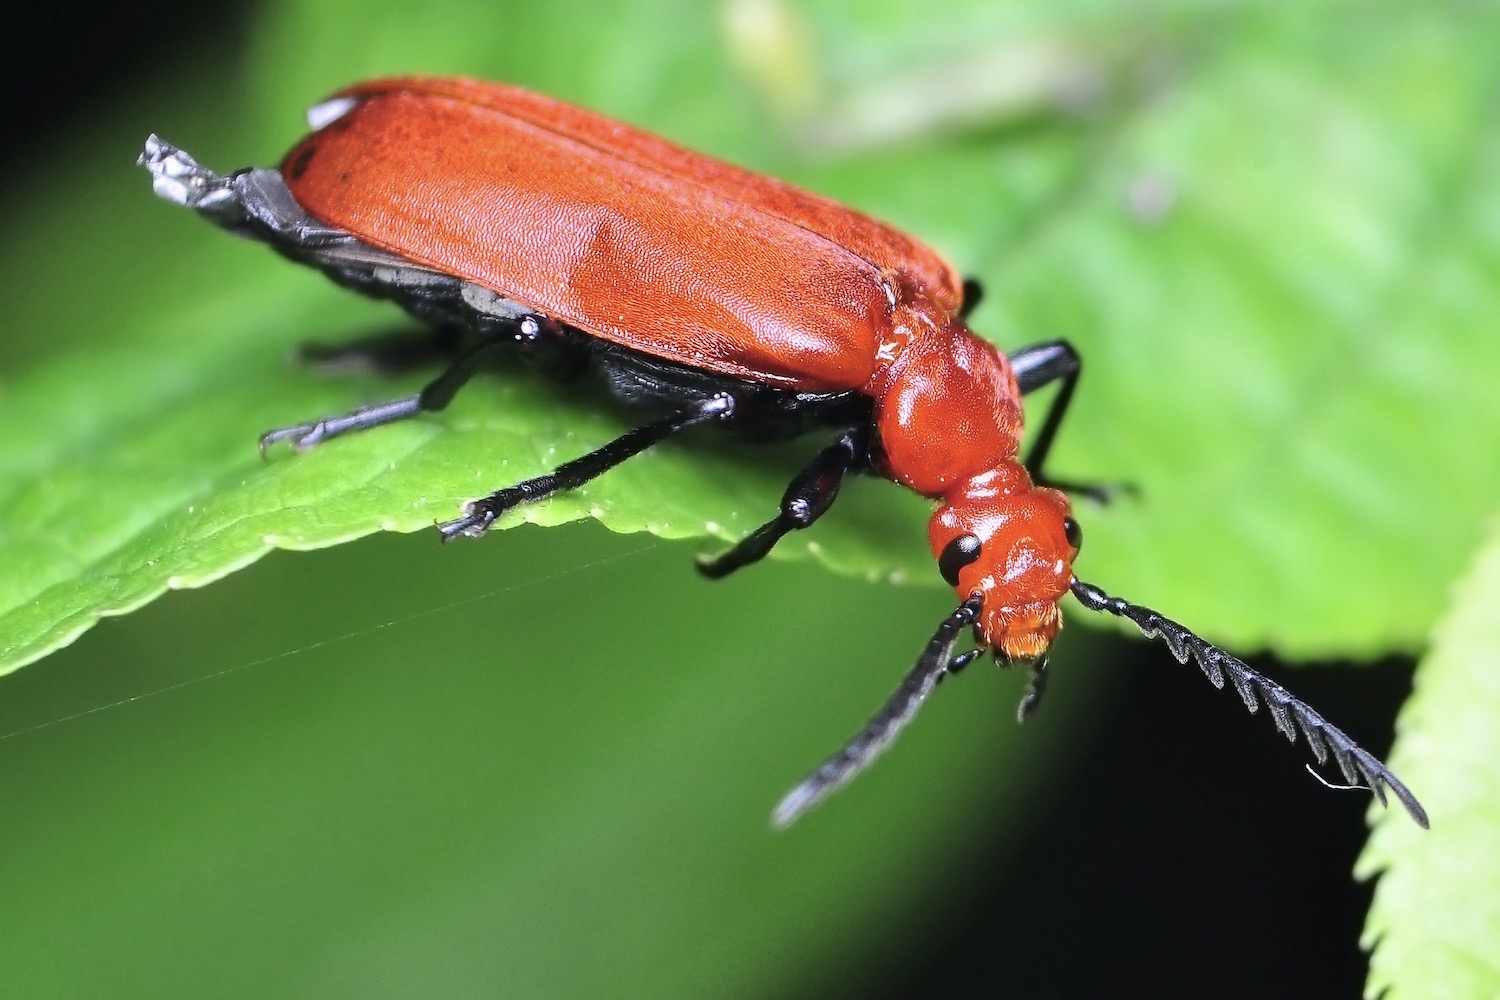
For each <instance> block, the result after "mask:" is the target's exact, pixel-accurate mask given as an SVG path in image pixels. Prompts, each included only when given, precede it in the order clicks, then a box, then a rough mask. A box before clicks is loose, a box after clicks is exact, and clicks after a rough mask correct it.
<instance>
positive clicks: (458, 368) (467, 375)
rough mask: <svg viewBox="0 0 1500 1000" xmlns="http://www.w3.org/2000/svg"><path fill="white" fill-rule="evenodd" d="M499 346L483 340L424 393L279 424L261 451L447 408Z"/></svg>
mask: <svg viewBox="0 0 1500 1000" xmlns="http://www.w3.org/2000/svg"><path fill="white" fill-rule="evenodd" d="M499 346H500V341H496V340H481V341H480V342H479V343H478V344H475V345H474V346H473V347H471V348H470V349H469V350H468V351H466V352H465V353H464V354H463V356H462V357H460V358H459V359H458V360H457V361H455V362H454V363H453V364H452V365H450V366H449V367H448V369H447V370H446V371H445V372H443V373H442V374H441V375H439V376H438V377H437V378H435V379H433V380H432V381H431V382H429V383H427V385H426V386H425V387H424V388H423V389H422V391H421V392H417V393H413V394H412V395H410V396H402V397H401V398H400V399H392V400H389V401H388V402H384V403H375V404H373V405H370V406H361V407H359V408H358V409H357V410H352V411H350V412H349V413H345V414H342V415H340V416H336V417H324V418H323V419H321V420H314V421H311V422H310V423H305V424H293V425H292V426H290V427H278V428H276V429H275V430H270V431H266V433H264V434H262V435H261V436H260V450H261V452H263V453H264V452H265V450H266V449H267V448H269V447H271V446H272V445H273V444H275V443H276V442H278V441H290V442H291V443H292V448H293V449H295V450H297V451H307V450H308V449H309V448H311V447H313V446H314V445H316V444H320V443H322V442H324V441H327V440H328V439H330V438H336V437H339V436H340V435H343V434H350V433H352V432H354V431H364V430H369V429H370V428H371V427H379V426H381V425H382V424H391V423H395V422H396V421H398V420H405V419H407V418H408V417H414V416H416V415H417V414H419V413H432V412H436V411H438V410H441V409H444V408H445V407H447V405H448V404H449V403H451V402H452V401H453V397H454V395H455V394H456V393H457V392H458V390H459V389H461V388H463V386H464V383H466V382H468V381H469V379H471V378H473V377H474V373H475V372H476V371H478V369H479V364H480V362H481V361H483V360H484V359H485V356H486V355H487V354H489V352H490V351H492V350H494V349H495V348H497V347H499Z"/></svg>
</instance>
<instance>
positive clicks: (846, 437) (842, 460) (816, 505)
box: [698, 427, 870, 580]
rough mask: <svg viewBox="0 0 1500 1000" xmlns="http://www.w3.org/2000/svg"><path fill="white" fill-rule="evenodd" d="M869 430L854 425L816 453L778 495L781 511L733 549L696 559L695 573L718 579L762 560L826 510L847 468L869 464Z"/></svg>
mask: <svg viewBox="0 0 1500 1000" xmlns="http://www.w3.org/2000/svg"><path fill="white" fill-rule="evenodd" d="M869 452H870V448H869V429H868V428H867V427H855V428H853V429H851V430H848V431H845V432H844V433H843V434H841V435H839V437H838V439H837V440H836V441H834V442H833V444H831V445H829V446H828V447H827V448H824V449H823V450H822V451H820V452H818V454H817V455H815V456H814V457H813V460H812V461H811V462H809V463H808V464H807V467H806V468H804V469H803V470H802V471H801V472H799V473H797V475H796V477H795V478H793V479H792V482H791V485H790V486H788V487H787V489H786V493H785V494H783V495H782V498H781V510H780V512H779V513H777V515H776V516H775V517H774V518H772V519H771V520H769V521H767V522H766V523H765V524H763V525H761V526H760V527H759V528H756V529H755V530H754V531H752V532H751V533H750V534H748V535H746V536H745V537H744V538H742V539H740V541H739V542H737V543H736V544H735V545H734V547H733V548H731V549H729V550H728V551H726V552H721V553H720V554H718V555H716V556H702V557H699V559H698V572H700V573H702V574H703V575H704V576H706V577H708V578H710V579H713V580H718V579H721V578H723V577H726V576H728V575H729V574H730V573H733V572H734V571H735V570H737V569H740V568H741V567H744V566H748V565H750V564H751V563H754V562H759V561H760V560H762V559H764V558H765V557H766V556H767V555H768V554H769V553H770V551H771V549H772V548H773V547H774V546H775V545H776V543H777V542H779V541H781V539H782V538H784V537H785V536H786V535H787V534H788V533H790V532H792V531H800V530H801V529H803V528H806V527H808V526H809V525H811V524H812V523H813V522H814V521H816V520H817V519H818V518H820V517H822V516H823V515H824V514H826V513H827V512H828V508H829V507H831V506H833V501H834V500H835V499H836V498H837V497H838V495H839V489H840V487H842V486H843V484H844V476H845V474H847V473H848V472H850V471H853V470H858V469H861V468H864V467H865V466H867V465H868V464H869Z"/></svg>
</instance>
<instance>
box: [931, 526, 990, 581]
mask: <svg viewBox="0 0 1500 1000" xmlns="http://www.w3.org/2000/svg"><path fill="white" fill-rule="evenodd" d="M979 547H980V546H979V538H978V537H977V536H975V535H959V536H958V537H957V538H955V539H953V541H951V542H949V543H948V544H947V545H945V546H943V554H942V555H940V556H938V572H939V573H942V574H943V579H944V580H947V581H948V585H949V586H950V587H957V586H958V571H959V570H961V569H963V568H964V567H965V566H967V565H969V563H971V562H973V561H974V560H975V559H978V558H979Z"/></svg>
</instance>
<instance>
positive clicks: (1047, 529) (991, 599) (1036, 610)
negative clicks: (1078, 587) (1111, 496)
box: [927, 465, 1081, 659]
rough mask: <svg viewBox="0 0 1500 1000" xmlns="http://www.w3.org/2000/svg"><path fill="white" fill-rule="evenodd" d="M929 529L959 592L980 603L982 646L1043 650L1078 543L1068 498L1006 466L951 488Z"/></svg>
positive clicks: (1018, 653) (1012, 652)
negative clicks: (973, 597) (978, 600)
mask: <svg viewBox="0 0 1500 1000" xmlns="http://www.w3.org/2000/svg"><path fill="white" fill-rule="evenodd" d="M927 534H928V540H929V541H930V542H931V543H932V552H933V555H935V556H937V560H938V568H939V569H940V570H941V571H942V574H943V577H944V579H946V580H947V581H948V582H949V583H950V584H952V585H953V588H954V590H955V591H957V593H958V596H959V597H960V598H962V599H965V600H967V599H968V598H969V597H970V596H972V595H974V594H978V595H979V596H980V597H981V599H982V600H983V602H984V604H983V607H982V608H981V610H980V612H979V617H978V620H977V621H976V622H975V623H974V628H975V631H976V632H977V633H978V635H979V639H980V641H981V642H982V643H984V644H986V645H990V646H994V647H996V648H997V649H998V650H999V651H1000V653H1002V654H1003V655H1005V656H1007V657H1010V658H1014V659H1032V658H1034V657H1037V656H1040V655H1041V654H1042V653H1044V652H1046V650H1047V647H1048V646H1050V645H1051V644H1052V639H1053V637H1054V636H1056V635H1057V629H1058V626H1059V625H1060V624H1061V617H1060V615H1059V613H1058V607H1057V605H1058V602H1059V601H1060V600H1062V597H1063V595H1064V594H1066V593H1067V592H1068V588H1069V586H1070V585H1071V584H1072V582H1073V559H1074V557H1076V556H1077V555H1078V545H1079V542H1080V541H1081V538H1080V536H1079V531H1078V525H1077V522H1075V521H1074V520H1073V518H1072V517H1071V516H1070V515H1069V506H1068V499H1067V497H1065V496H1063V495H1062V494H1061V493H1059V492H1058V491H1057V490H1053V489H1046V488H1039V487H1036V486H1033V485H1032V483H1031V478H1030V477H1029V476H1028V475H1027V474H1026V470H1025V469H1023V468H1022V467H1021V466H1019V465H1009V466H1006V467H1002V468H1000V469H996V470H993V471H991V472H986V473H984V474H982V475H979V476H975V477H974V478H973V479H970V480H969V481H968V482H966V483H963V484H961V485H960V486H959V487H958V488H957V489H955V490H952V491H951V492H949V493H948V495H947V496H945V497H944V502H943V506H941V507H939V508H938V510H937V513H935V514H933V516H932V522H931V524H930V525H929V526H928V531H927Z"/></svg>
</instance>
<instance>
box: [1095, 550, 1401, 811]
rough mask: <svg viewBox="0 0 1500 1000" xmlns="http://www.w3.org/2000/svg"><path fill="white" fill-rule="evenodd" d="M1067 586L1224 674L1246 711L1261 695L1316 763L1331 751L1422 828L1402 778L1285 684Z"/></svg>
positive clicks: (1155, 618) (1136, 612) (1180, 631)
mask: <svg viewBox="0 0 1500 1000" xmlns="http://www.w3.org/2000/svg"><path fill="white" fill-rule="evenodd" d="M1072 591H1073V596H1074V597H1076V598H1078V602H1079V603H1080V604H1082V605H1083V606H1084V607H1086V608H1088V609H1089V610H1091V611H1107V612H1109V613H1110V614H1112V615H1118V616H1119V617H1121V618H1125V619H1128V620H1129V621H1131V622H1132V623H1134V624H1135V626H1136V628H1138V629H1140V630H1141V634H1142V635H1144V636H1145V637H1146V638H1148V639H1160V640H1161V641H1162V642H1164V643H1165V644H1166V646H1167V648H1168V649H1170V650H1171V651H1172V655H1173V656H1175V657H1177V662H1179V663H1186V662H1187V661H1188V659H1189V658H1191V659H1192V660H1193V662H1195V663H1197V664H1198V666H1199V667H1200V668H1201V669H1202V670H1203V673H1204V675H1205V676H1207V677H1208V679H1209V680H1210V681H1211V682H1213V685H1214V687H1217V688H1222V687H1223V686H1224V678H1225V676H1226V675H1227V676H1228V678H1229V681H1230V683H1232V684H1233V685H1234V689H1235V690H1236V691H1238V692H1239V695H1240V699H1241V700H1242V701H1244V703H1245V707H1246V708H1248V709H1249V710H1250V712H1251V714H1254V713H1255V712H1256V711H1257V710H1259V708H1260V701H1262V700H1263V701H1264V702H1265V704H1266V707H1267V708H1268V709H1270V710H1271V717H1272V718H1273V719H1274V720H1275V721H1276V728H1277V729H1279V730H1281V733H1282V735H1284V736H1285V737H1286V738H1287V739H1288V740H1290V741H1291V742H1293V743H1295V742H1296V741H1297V729H1298V727H1300V728H1301V730H1302V735H1303V737H1304V738H1305V739H1306V740H1307V744H1308V746H1310V747H1311V748H1312V752H1313V756H1314V757H1316V758H1317V759H1318V763H1319V764H1327V763H1328V756H1329V751H1332V753H1333V759H1334V761H1335V762H1336V763H1337V764H1338V766H1339V770H1340V771H1342V772H1343V773H1344V780H1346V781H1347V782H1349V784H1351V785H1358V786H1361V787H1365V788H1368V789H1369V790H1370V791H1371V792H1373V793H1375V797H1376V798H1377V799H1379V800H1380V803H1381V805H1385V792H1386V789H1390V791H1391V793H1392V794H1393V795H1395V796H1396V798H1398V799H1400V800H1401V804H1402V805H1403V806H1405V807H1406V811H1407V812H1409V813H1411V818H1412V819H1414V820H1416V821H1417V824H1418V825H1419V826H1421V827H1422V828H1423V829H1426V828H1427V811H1426V810H1425V809H1423V808H1422V804H1421V803H1420V802H1418V801H1417V797H1416V796H1415V795H1413V794H1412V793H1411V791H1410V790H1408V789H1407V787H1406V786H1405V785H1404V784H1402V783H1401V779H1400V778H1397V777H1396V776H1395V775H1394V774H1392V773H1391V771H1390V769H1389V768H1388V767H1386V766H1385V765H1384V764H1383V763H1381V762H1380V759H1379V758H1378V757H1376V756H1375V755H1374V754H1372V753H1370V752H1369V751H1368V750H1365V749H1364V748H1363V747H1361V746H1360V745H1359V744H1358V743H1355V742H1354V741H1353V740H1352V739H1350V738H1349V737H1348V736H1347V735H1345V734H1344V732H1343V730H1341V729H1339V728H1338V727H1337V726H1334V725H1333V724H1332V723H1330V722H1328V721H1327V720H1326V719H1324V718H1323V717H1322V716H1321V715H1319V714H1318V713H1317V712H1315V711H1313V710H1312V708H1311V706H1309V705H1307V704H1306V703H1305V702H1302V701H1299V700H1298V699H1297V698H1295V697H1294V696H1293V695H1292V693H1291V692H1290V691H1288V690H1287V689H1286V688H1284V687H1282V686H1281V685H1280V684H1277V683H1276V682H1275V681H1273V680H1271V679H1270V678H1269V677H1267V676H1265V675H1264V674H1262V673H1260V672H1258V671H1256V670H1254V669H1252V668H1251V667H1250V666H1249V665H1248V664H1246V663H1245V662H1244V661H1242V660H1240V659H1238V658H1237V657H1234V656H1231V655H1230V654H1228V653H1226V652H1224V651H1223V650H1222V649H1220V648H1218V647H1217V646H1214V645H1212V644H1210V643H1208V642H1206V641H1204V640H1203V639H1200V638H1199V637H1198V636H1197V635H1195V634H1194V633H1193V632H1191V631H1189V630H1188V629H1185V628H1183V627H1182V626H1181V625H1179V624H1177V623H1176V622H1174V621H1172V619H1170V618H1167V617H1165V616H1164V615H1160V614H1158V613H1157V612H1155V611H1152V610H1151V609H1150V608H1146V607H1142V606H1140V605H1139V604H1131V603H1130V602H1129V601H1123V600H1121V599H1120V598H1118V597H1110V596H1109V595H1108V594H1106V593H1105V592H1104V591H1102V590H1100V589H1099V588H1098V587H1096V586H1094V585H1093V584H1091V583H1084V582H1083V581H1082V580H1079V579H1076V578H1075V579H1074V580H1073V585H1072ZM1257 693H1259V695H1260V698H1259V699H1257V697H1256V694H1257ZM1361 779H1363V780H1361Z"/></svg>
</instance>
